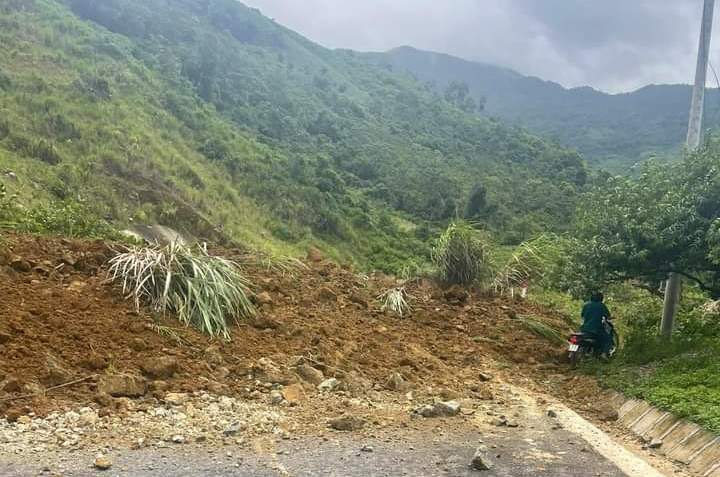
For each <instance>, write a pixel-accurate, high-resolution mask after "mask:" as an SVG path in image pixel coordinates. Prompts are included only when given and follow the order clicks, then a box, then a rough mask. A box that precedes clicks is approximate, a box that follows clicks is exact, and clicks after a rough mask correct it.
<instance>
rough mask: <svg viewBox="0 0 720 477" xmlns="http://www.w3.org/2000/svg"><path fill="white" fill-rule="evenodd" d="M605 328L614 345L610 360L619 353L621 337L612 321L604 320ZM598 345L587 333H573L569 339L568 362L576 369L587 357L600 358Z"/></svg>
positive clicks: (609, 353)
mask: <svg viewBox="0 0 720 477" xmlns="http://www.w3.org/2000/svg"><path fill="white" fill-rule="evenodd" d="M603 326H604V327H605V331H606V332H607V333H608V334H609V335H610V337H611V338H612V345H611V347H610V351H609V352H608V356H607V357H608V359H610V358H612V357H613V356H614V355H615V353H616V352H617V349H618V345H619V343H620V337H619V336H618V333H617V331H616V330H615V326H614V325H613V323H612V321H611V320H608V319H607V318H603ZM597 345H598V343H597V339H596V338H595V337H594V336H592V335H587V334H585V333H573V334H572V335H570V338H568V360H569V361H570V364H571V365H572V367H573V368H574V367H575V366H577V363H578V362H580V361H581V360H582V359H583V358H585V357H588V356H591V357H595V358H599V357H600V354H601V350H600V349H598V346H597Z"/></svg>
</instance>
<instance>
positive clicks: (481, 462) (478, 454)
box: [470, 449, 493, 470]
mask: <svg viewBox="0 0 720 477" xmlns="http://www.w3.org/2000/svg"><path fill="white" fill-rule="evenodd" d="M470 467H471V468H472V469H474V470H490V469H492V468H493V464H492V462H490V460H489V459H488V458H487V457H486V456H485V453H484V452H483V451H482V449H478V450H476V451H475V455H474V456H473V458H472V460H471V461H470Z"/></svg>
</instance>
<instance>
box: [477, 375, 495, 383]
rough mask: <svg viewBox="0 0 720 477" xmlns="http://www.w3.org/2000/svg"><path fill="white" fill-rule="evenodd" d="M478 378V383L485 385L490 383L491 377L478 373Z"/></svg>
mask: <svg viewBox="0 0 720 477" xmlns="http://www.w3.org/2000/svg"><path fill="white" fill-rule="evenodd" d="M478 378H480V381H482V382H483V383H486V382H488V381H491V380H492V378H493V377H492V375H490V374H487V373H480V374H478Z"/></svg>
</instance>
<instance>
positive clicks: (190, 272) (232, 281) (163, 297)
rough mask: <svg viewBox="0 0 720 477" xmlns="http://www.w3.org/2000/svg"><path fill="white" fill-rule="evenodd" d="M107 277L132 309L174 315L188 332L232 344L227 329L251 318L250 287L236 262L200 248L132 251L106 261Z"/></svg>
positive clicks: (179, 246) (157, 247)
mask: <svg viewBox="0 0 720 477" xmlns="http://www.w3.org/2000/svg"><path fill="white" fill-rule="evenodd" d="M110 277H111V280H112V281H114V282H116V283H122V287H123V293H124V294H126V295H127V296H128V298H133V299H134V300H135V306H136V307H137V308H138V309H139V308H140V306H141V305H143V304H145V305H149V306H151V307H152V308H153V309H154V310H155V311H157V312H161V313H167V312H170V313H174V314H175V315H176V316H177V318H178V319H179V320H180V321H181V322H183V323H185V324H186V325H188V326H193V327H195V328H197V329H199V330H200V331H202V332H204V333H206V334H208V335H210V336H213V337H219V336H222V337H223V338H225V339H229V338H230V333H229V331H228V326H229V325H228V323H229V322H230V321H232V320H238V319H240V318H246V317H249V316H252V315H254V314H255V307H254V306H253V304H252V301H251V299H250V297H251V295H252V293H251V291H250V282H249V281H248V280H247V278H245V276H244V275H243V274H242V272H241V270H240V268H239V267H238V265H237V264H235V263H234V262H232V261H230V260H227V259H225V258H222V257H215V256H212V255H210V254H208V252H207V249H206V248H205V247H204V246H201V245H196V246H187V245H183V244H180V243H177V242H173V243H171V244H169V245H165V246H160V245H155V246H150V247H135V248H131V249H129V250H128V251H127V252H124V253H120V254H119V255H117V256H115V257H114V258H113V259H112V260H110Z"/></svg>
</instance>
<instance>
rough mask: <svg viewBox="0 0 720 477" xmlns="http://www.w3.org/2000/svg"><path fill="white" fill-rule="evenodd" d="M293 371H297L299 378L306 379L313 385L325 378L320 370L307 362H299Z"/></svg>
mask: <svg viewBox="0 0 720 477" xmlns="http://www.w3.org/2000/svg"><path fill="white" fill-rule="evenodd" d="M295 371H297V373H298V375H299V376H300V378H302V379H303V381H307V382H309V383H311V384H314V385H315V386H317V385H319V384H320V383H322V382H323V381H324V380H325V375H324V374H323V372H322V371H320V370H319V369H317V368H313V367H312V366H310V365H309V364H301V365H299V366H298V367H297V368H295Z"/></svg>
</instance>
